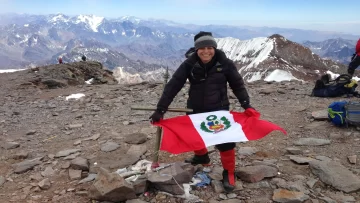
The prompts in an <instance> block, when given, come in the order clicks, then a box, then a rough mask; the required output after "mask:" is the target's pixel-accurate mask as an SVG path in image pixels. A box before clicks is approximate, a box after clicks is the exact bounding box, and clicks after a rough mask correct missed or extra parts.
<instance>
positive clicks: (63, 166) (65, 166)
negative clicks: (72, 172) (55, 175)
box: [61, 161, 70, 169]
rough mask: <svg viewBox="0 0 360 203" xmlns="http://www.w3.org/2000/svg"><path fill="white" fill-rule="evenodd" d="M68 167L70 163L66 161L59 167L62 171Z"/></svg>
mask: <svg viewBox="0 0 360 203" xmlns="http://www.w3.org/2000/svg"><path fill="white" fill-rule="evenodd" d="M69 167H70V162H69V161H66V162H64V163H63V164H62V165H61V168H62V169H68V168H69Z"/></svg>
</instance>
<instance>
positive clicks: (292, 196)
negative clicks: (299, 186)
mask: <svg viewBox="0 0 360 203" xmlns="http://www.w3.org/2000/svg"><path fill="white" fill-rule="evenodd" d="M307 199H309V196H307V195H306V194H304V193H303V192H294V191H289V190H284V189H276V190H275V191H274V194H273V197H272V200H273V201H275V202H279V203H302V202H304V201H305V200H307Z"/></svg>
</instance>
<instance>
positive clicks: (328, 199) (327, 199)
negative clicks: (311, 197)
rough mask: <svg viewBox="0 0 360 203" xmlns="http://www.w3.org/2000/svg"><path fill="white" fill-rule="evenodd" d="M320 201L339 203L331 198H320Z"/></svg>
mask: <svg viewBox="0 0 360 203" xmlns="http://www.w3.org/2000/svg"><path fill="white" fill-rule="evenodd" d="M319 199H321V200H323V201H325V202H326V203H338V202H336V201H335V200H333V199H331V198H329V197H319Z"/></svg>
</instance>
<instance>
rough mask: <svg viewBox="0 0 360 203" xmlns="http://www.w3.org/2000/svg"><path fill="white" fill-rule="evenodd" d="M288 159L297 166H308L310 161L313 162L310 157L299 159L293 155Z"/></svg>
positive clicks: (299, 157)
mask: <svg viewBox="0 0 360 203" xmlns="http://www.w3.org/2000/svg"><path fill="white" fill-rule="evenodd" d="M289 158H290V160H292V161H294V162H296V163H298V164H308V163H309V162H310V161H314V160H315V159H313V158H310V157H301V156H295V155H290V156H289Z"/></svg>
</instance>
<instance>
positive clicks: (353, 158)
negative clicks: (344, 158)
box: [348, 155, 357, 164]
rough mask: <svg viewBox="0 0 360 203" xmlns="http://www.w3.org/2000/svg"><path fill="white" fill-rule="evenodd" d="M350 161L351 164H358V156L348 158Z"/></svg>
mask: <svg viewBox="0 0 360 203" xmlns="http://www.w3.org/2000/svg"><path fill="white" fill-rule="evenodd" d="M348 159H349V162H350V163H352V164H356V159H357V156H356V155H352V156H348Z"/></svg>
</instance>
